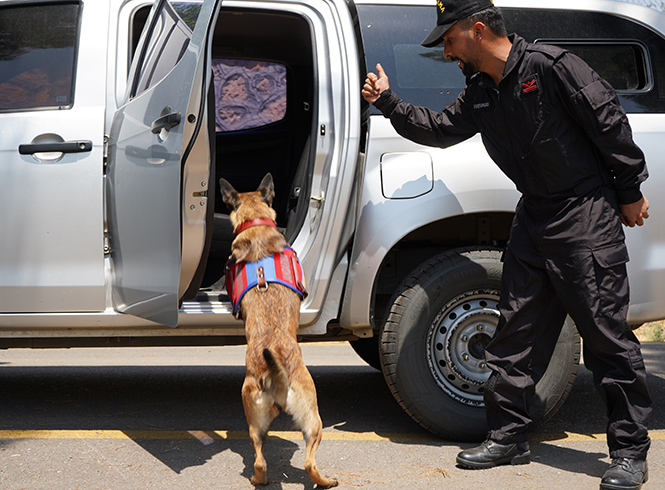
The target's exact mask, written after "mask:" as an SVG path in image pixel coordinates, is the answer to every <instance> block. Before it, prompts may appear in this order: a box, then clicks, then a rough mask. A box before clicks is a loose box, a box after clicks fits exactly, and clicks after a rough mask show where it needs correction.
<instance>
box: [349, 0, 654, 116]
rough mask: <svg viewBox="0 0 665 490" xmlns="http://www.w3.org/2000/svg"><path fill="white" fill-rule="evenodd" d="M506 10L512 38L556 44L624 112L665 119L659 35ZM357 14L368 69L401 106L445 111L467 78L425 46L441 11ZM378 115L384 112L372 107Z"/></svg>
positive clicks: (565, 13)
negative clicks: (602, 84)
mask: <svg viewBox="0 0 665 490" xmlns="http://www.w3.org/2000/svg"><path fill="white" fill-rule="evenodd" d="M500 10H501V12H502V13H503V16H504V19H505V20H506V27H507V29H508V32H516V33H517V34H519V35H520V36H522V37H524V38H525V39H526V40H527V41H528V42H550V43H552V44H558V45H560V46H562V47H564V48H566V49H568V50H570V51H572V52H574V53H576V54H577V55H579V56H580V57H581V58H582V59H584V60H585V61H586V62H587V63H588V64H589V65H590V66H591V67H592V68H594V69H595V70H596V71H597V72H598V73H599V74H600V75H601V76H602V77H604V78H606V79H607V80H608V82H610V83H611V84H612V85H613V86H614V88H615V89H616V90H617V92H618V94H619V99H620V100H621V104H622V105H623V107H624V109H626V111H628V112H663V111H665V54H663V53H665V39H663V38H662V37H661V36H660V35H658V34H657V33H656V32H654V31H652V30H650V29H648V28H646V27H645V26H643V25H640V24H638V23H636V22H634V21H631V20H629V19H626V18H623V17H619V16H617V15H611V14H608V13H604V12H586V11H580V10H566V9H539V8H501V9H500ZM358 14H359V17H360V25H361V28H362V36H363V39H364V44H365V56H366V60H367V68H368V69H369V70H371V71H375V66H376V64H377V63H381V64H382V65H383V67H384V69H385V70H386V72H387V74H388V76H389V77H390V81H391V85H392V86H393V87H394V88H395V91H396V92H397V93H398V94H399V95H400V97H402V99H404V100H405V101H407V102H410V103H412V104H415V105H419V106H425V107H429V108H430V109H433V110H442V109H443V107H445V105H446V104H448V103H449V102H450V101H451V100H453V99H454V98H455V97H457V95H458V94H459V93H460V92H461V91H462V89H463V88H464V86H465V84H466V83H465V82H466V81H465V78H464V76H463V75H462V73H461V71H460V70H459V68H458V67H457V64H456V63H450V62H447V61H446V60H445V59H444V57H443V46H437V47H434V48H431V49H427V48H423V47H421V46H420V43H421V42H422V40H423V39H425V37H426V36H427V35H428V34H429V32H430V31H431V29H432V28H433V27H434V20H433V19H436V15H435V7H433V6H432V7H429V6H423V7H413V6H408V7H407V6H400V5H358ZM548 40H554V41H548ZM372 113H374V114H378V113H379V111H378V110H377V109H376V108H374V106H372Z"/></svg>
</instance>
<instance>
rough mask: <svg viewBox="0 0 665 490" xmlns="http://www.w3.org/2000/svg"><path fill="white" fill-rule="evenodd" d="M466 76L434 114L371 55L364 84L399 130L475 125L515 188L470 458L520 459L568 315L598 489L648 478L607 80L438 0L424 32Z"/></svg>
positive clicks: (627, 221) (623, 157)
mask: <svg viewBox="0 0 665 490" xmlns="http://www.w3.org/2000/svg"><path fill="white" fill-rule="evenodd" d="M442 41H444V55H445V56H446V57H448V58H450V59H452V60H453V61H458V62H459V67H460V68H461V69H462V72H463V73H464V74H465V75H466V76H467V86H466V88H465V89H464V91H463V92H462V93H461V94H460V95H459V96H458V97H457V99H456V100H454V101H453V102H451V103H450V104H449V105H448V106H447V107H445V108H444V110H443V112H434V111H431V110H429V109H426V108H423V107H416V106H413V105H411V104H407V103H405V102H403V101H402V100H401V99H400V98H399V97H398V96H397V95H396V94H394V93H393V92H392V91H391V90H390V88H389V83H388V77H387V76H386V74H385V72H384V71H383V69H382V68H381V65H377V72H378V76H377V75H376V74H374V73H369V74H368V75H367V80H366V81H365V85H364V87H363V90H362V93H363V96H364V97H365V99H366V100H367V101H369V102H370V103H373V104H374V105H375V106H376V107H377V108H379V110H381V111H382V112H383V114H384V115H385V116H386V117H388V118H390V121H391V123H392V124H393V126H394V127H395V129H396V130H397V132H398V133H399V134H401V135H402V136H404V137H406V138H408V139H410V140H413V141H415V142H417V143H420V144H425V145H430V146H437V147H448V146H451V145H454V144H456V143H459V142H461V141H464V140H466V139H468V138H470V137H471V136H473V135H474V134H476V133H478V132H480V134H481V136H482V140H483V143H484V145H485V148H486V149H487V152H488V153H489V155H490V157H491V158H492V159H493V160H494V162H495V163H496V164H497V165H498V166H499V167H500V168H501V170H503V172H505V174H506V175H507V176H508V177H509V178H510V179H511V180H512V181H513V182H514V183H515V185H516V186H517V188H518V190H519V191H520V192H521V193H522V198H521V199H520V201H519V203H518V205H517V211H516V215H515V218H514V221H513V226H512V230H511V234H510V240H509V242H508V245H507V247H506V250H505V252H504V255H503V261H504V272H503V282H502V290H501V299H500V302H499V310H500V313H501V316H500V320H499V326H498V329H497V332H496V335H495V336H494V338H493V340H492V342H491V343H490V345H489V346H488V347H487V351H486V354H485V355H486V360H487V365H488V366H489V367H490V369H491V371H492V373H491V376H490V378H489V380H488V381H487V385H486V390H485V397H484V401H485V407H486V413H487V421H488V429H489V433H488V439H487V440H486V441H485V442H484V443H483V444H481V445H480V446H478V447H475V448H472V449H468V450H466V451H462V452H461V453H460V454H459V455H458V457H457V462H458V464H460V465H461V466H463V467H467V468H490V467H493V466H496V465H499V464H508V463H511V464H521V463H528V462H529V461H530V451H529V446H528V437H527V431H528V428H529V425H530V423H531V418H530V416H529V406H530V403H531V400H532V398H533V395H534V387H535V384H536V383H537V382H538V380H539V379H540V378H541V377H542V375H543V373H544V371H545V369H546V367H547V365H548V363H549V360H550V358H551V356H552V352H553V351H554V347H555V344H556V341H557V338H558V336H559V333H560V331H561V327H562V324H563V322H564V319H565V316H566V313H568V314H570V316H571V317H572V318H573V320H574V321H575V323H576V325H577V328H578V330H579V332H580V334H581V335H582V338H583V340H584V343H583V345H584V362H585V365H586V366H587V367H588V368H589V369H591V371H592V372H593V375H594V380H595V383H596V386H597V387H598V390H599V392H600V394H601V396H602V398H603V400H604V401H605V403H606V405H607V411H608V416H609V422H608V426H607V442H608V446H609V450H610V457H611V458H612V464H611V465H610V467H609V469H608V470H607V472H606V473H605V475H604V476H603V478H602V481H601V485H600V487H601V489H604V490H614V489H639V488H641V486H642V484H643V483H644V482H645V481H646V480H647V478H648V470H647V463H646V455H647V451H648V449H649V445H650V440H649V436H648V432H647V428H646V419H647V417H648V415H649V413H650V410H651V399H650V397H649V393H648V391H647V386H646V373H645V369H644V361H643V359H642V353H641V350H640V345H639V342H638V341H637V339H636V338H635V335H634V334H633V332H632V330H631V328H630V327H629V326H628V324H627V323H626V313H627V308H628V301H629V290H628V279H627V275H626V262H627V261H628V253H627V249H626V245H625V240H624V234H623V229H622V226H621V224H622V222H623V224H624V225H626V226H630V227H632V226H635V225H636V224H637V225H639V226H641V225H642V224H643V220H644V219H645V218H648V206H649V205H648V201H647V200H646V199H645V198H644V196H643V195H642V193H641V191H640V184H641V183H642V182H644V181H645V180H646V178H647V176H648V173H647V169H646V163H645V161H644V155H643V153H642V151H641V150H640V149H639V148H638V147H637V146H636V145H635V143H634V142H633V138H632V132H631V129H630V126H629V123H628V119H627V118H626V114H625V112H624V111H623V109H622V108H621V106H620V104H619V101H618V99H617V97H616V94H615V92H614V90H613V88H612V87H611V86H610V85H609V84H608V83H607V82H606V81H604V80H603V79H601V78H600V77H599V76H598V75H597V74H596V73H595V72H593V71H592V70H591V69H590V68H589V67H588V66H587V65H586V64H585V63H584V62H583V61H582V60H581V59H579V58H578V57H576V56H574V55H573V54H571V53H569V52H567V51H565V50H562V49H560V48H557V47H554V46H547V45H533V44H528V43H527V42H526V41H525V40H524V39H522V38H521V37H519V36H517V35H515V34H512V35H510V36H508V35H507V34H506V30H505V26H504V23H503V18H502V17H501V15H500V13H499V12H498V10H497V9H495V8H494V6H493V4H492V2H491V0H438V2H437V26H436V27H435V29H434V30H433V31H432V32H431V33H430V35H429V36H428V37H427V38H426V39H425V41H423V45H425V46H427V47H431V46H435V45H437V44H439V43H440V42H442Z"/></svg>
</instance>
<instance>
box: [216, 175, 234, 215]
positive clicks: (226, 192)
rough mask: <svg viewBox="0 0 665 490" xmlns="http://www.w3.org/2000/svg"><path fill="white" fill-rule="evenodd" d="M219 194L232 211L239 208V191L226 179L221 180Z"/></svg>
mask: <svg viewBox="0 0 665 490" xmlns="http://www.w3.org/2000/svg"><path fill="white" fill-rule="evenodd" d="M219 192H220V193H221V194H222V199H223V200H224V203H226V206H227V207H228V208H229V210H230V211H235V210H236V208H237V207H238V191H236V190H235V189H234V188H233V186H232V185H231V184H229V182H228V181H227V180H226V179H219Z"/></svg>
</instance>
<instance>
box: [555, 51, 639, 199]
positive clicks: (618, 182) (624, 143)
mask: <svg viewBox="0 0 665 490" xmlns="http://www.w3.org/2000/svg"><path fill="white" fill-rule="evenodd" d="M553 72H554V75H555V78H556V79H557V81H558V83H559V87H560V89H561V90H562V91H563V97H561V99H560V100H562V103H563V104H564V106H566V108H567V109H568V112H569V114H570V115H571V116H572V117H573V119H575V120H576V121H577V123H578V124H579V125H580V126H581V127H582V128H584V130H585V131H586V133H587V135H588V136H589V138H590V139H591V140H592V141H593V143H594V144H595V146H596V147H597V149H598V151H599V152H600V155H601V157H602V159H603V162H604V163H605V165H606V166H607V168H608V170H609V172H610V174H611V176H612V179H613V184H614V188H615V189H616V193H617V198H618V200H619V203H621V204H630V203H633V202H636V201H639V200H640V198H641V197H642V193H641V192H640V184H641V183H642V182H644V181H645V180H646V179H647V177H648V176H649V174H648V171H647V167H646V162H645V159H644V153H643V152H642V150H641V149H640V148H639V147H638V146H637V145H636V144H635V142H634V141H633V133H632V130H631V128H630V124H629V122H628V117H627V116H626V112H625V111H624V110H623V108H622V107H621V104H620V103H619V99H618V97H617V95H616V92H615V91H614V88H612V86H611V85H610V84H609V83H608V82H606V81H605V80H603V79H602V78H600V76H599V75H598V74H596V73H595V72H594V71H593V70H591V69H590V68H589V67H588V65H587V64H586V63H585V62H584V61H582V60H581V59H580V58H578V57H577V56H575V55H573V54H571V53H565V54H564V55H562V56H561V57H560V58H559V59H558V60H557V62H556V63H555V64H554V67H553Z"/></svg>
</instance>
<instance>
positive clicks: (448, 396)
mask: <svg viewBox="0 0 665 490" xmlns="http://www.w3.org/2000/svg"><path fill="white" fill-rule="evenodd" d="M501 272H502V263H501V252H500V251H499V250H496V249H464V250H455V251H451V252H446V253H443V254H441V255H438V256H436V257H434V258H432V259H430V260H428V261H426V262H424V263H423V264H421V265H420V266H419V267H418V268H417V269H416V270H415V271H414V272H413V274H412V275H411V276H410V277H408V278H407V279H406V280H405V281H404V282H402V284H401V285H400V287H399V288H398V290H397V292H396V295H395V296H394V297H393V301H392V306H391V308H390V312H389V315H388V317H387V320H386V322H385V324H384V326H383V330H382V332H381V340H380V356H381V366H382V371H383V374H384V377H385V378H386V381H387V383H388V386H389V387H390V390H391V391H392V393H393V395H394V396H395V398H396V399H397V401H398V402H399V404H400V405H401V406H402V408H404V410H406V412H407V413H408V414H409V415H410V416H411V417H412V418H413V419H414V420H415V421H416V422H418V423H419V424H420V425H422V426H423V427H424V428H426V429H427V430H429V431H431V432H433V433H435V434H438V435H440V436H442V437H445V438H447V439H451V440H456V441H479V440H482V439H484V438H485V437H486V434H487V426H486V422H485V409H484V404H483V390H484V386H485V381H486V380H487V378H488V377H489V369H488V368H487V366H486V365H485V360H484V352H485V347H486V346H487V344H488V343H489V341H490V340H491V338H492V336H493V335H494V332H495V330H496V327H497V324H498V319H499V312H498V309H497V304H498V301H499V291H500V287H501ZM579 359H580V340H579V335H578V334H577V331H576V329H575V325H574V324H573V322H572V321H571V320H570V318H568V319H567V320H566V323H565V325H564V328H563V329H562V332H561V335H560V337H559V341H558V343H557V346H556V349H555V351H554V355H553V356H552V360H551V361H550V364H549V366H548V368H547V371H546V373H545V375H544V376H543V378H542V379H541V380H540V382H539V383H538V384H537V385H536V400H535V402H534V406H533V407H532V413H531V415H532V417H533V420H534V425H535V426H537V425H540V424H542V423H544V422H545V421H546V420H548V419H549V418H550V417H551V416H552V415H554V413H556V411H557V410H558V409H559V407H560V406H561V405H562V404H563V402H564V401H565V400H566V398H567V397H568V394H569V393H570V390H571V389H572V386H573V383H574V381H575V377H576V375H577V368H578V366H579Z"/></svg>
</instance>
